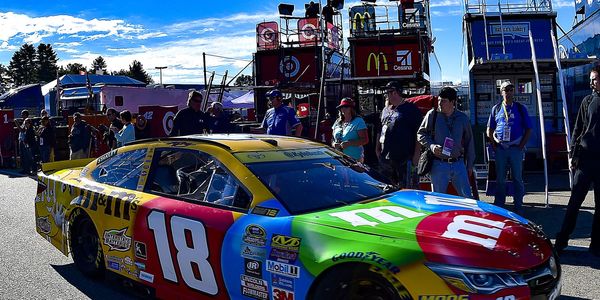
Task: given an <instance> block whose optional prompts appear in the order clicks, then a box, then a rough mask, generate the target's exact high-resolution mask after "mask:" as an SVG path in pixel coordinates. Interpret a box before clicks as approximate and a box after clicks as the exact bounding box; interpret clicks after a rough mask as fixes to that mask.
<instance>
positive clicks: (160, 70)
mask: <svg viewBox="0 0 600 300" xmlns="http://www.w3.org/2000/svg"><path fill="white" fill-rule="evenodd" d="M154 68H155V69H157V70H158V71H159V73H160V85H161V86H162V70H163V69H166V68H167V67H154Z"/></svg>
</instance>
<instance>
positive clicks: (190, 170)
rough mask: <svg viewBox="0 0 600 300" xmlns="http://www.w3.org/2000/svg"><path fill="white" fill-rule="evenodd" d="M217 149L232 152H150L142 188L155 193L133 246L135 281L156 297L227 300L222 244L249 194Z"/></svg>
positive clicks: (139, 219) (144, 206)
mask: <svg viewBox="0 0 600 300" xmlns="http://www.w3.org/2000/svg"><path fill="white" fill-rule="evenodd" d="M219 151H223V152H222V155H229V156H231V155H230V154H229V153H226V152H224V150H223V149H220V148H218V147H208V149H207V150H206V152H205V151H200V150H195V149H185V148H172V147H170V148H157V149H155V151H154V158H153V161H152V167H151V169H150V174H149V175H148V179H147V182H146V184H145V188H144V192H145V193H149V194H154V195H156V196H158V197H157V198H155V199H153V200H151V201H147V202H145V203H143V204H142V205H140V208H139V211H138V217H137V218H136V221H135V222H136V224H135V232H134V236H133V239H134V241H133V246H134V249H135V260H136V266H137V267H138V268H139V279H140V280H141V281H142V282H143V283H145V284H151V285H153V286H154V287H156V296H157V297H159V298H170V299H174V298H183V299H188V298H198V297H202V296H207V297H208V296H210V297H213V298H217V299H227V298H228V296H227V291H226V288H225V284H224V281H223V272H222V269H221V265H222V261H223V260H226V258H222V257H221V248H222V246H223V245H222V244H223V240H224V237H225V234H226V233H227V230H228V229H229V228H230V226H231V225H232V224H233V222H234V221H235V220H236V219H237V218H238V217H240V216H242V215H243V214H244V213H245V212H246V211H247V209H248V206H249V204H250V199H251V196H250V193H249V192H248V191H247V190H246V189H245V188H243V187H242V185H241V184H240V183H239V181H238V180H237V179H236V178H235V176H234V175H233V174H232V173H231V172H230V171H229V169H228V168H227V167H226V165H225V164H223V162H222V161H221V160H219V158H218V157H219V156H220V154H219ZM230 163H231V161H230Z"/></svg>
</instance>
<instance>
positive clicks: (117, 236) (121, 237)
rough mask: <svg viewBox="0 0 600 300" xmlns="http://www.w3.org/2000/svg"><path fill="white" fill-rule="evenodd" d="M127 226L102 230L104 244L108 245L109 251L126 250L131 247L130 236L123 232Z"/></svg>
mask: <svg viewBox="0 0 600 300" xmlns="http://www.w3.org/2000/svg"><path fill="white" fill-rule="evenodd" d="M126 231H127V228H123V229H120V230H117V229H112V230H107V231H104V244H105V245H107V246H108V247H109V251H111V250H112V251H122V252H124V251H127V250H129V248H130V247H131V237H129V236H127V235H126V234H125V232H126Z"/></svg>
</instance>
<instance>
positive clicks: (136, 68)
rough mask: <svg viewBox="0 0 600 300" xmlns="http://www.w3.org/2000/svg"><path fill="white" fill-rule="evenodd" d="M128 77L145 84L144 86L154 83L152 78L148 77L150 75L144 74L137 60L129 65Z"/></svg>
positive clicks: (144, 71) (142, 67)
mask: <svg viewBox="0 0 600 300" xmlns="http://www.w3.org/2000/svg"><path fill="white" fill-rule="evenodd" d="M129 77H131V78H133V79H137V80H139V81H142V82H145V83H146V84H150V83H154V80H152V77H150V75H148V73H146V70H144V66H143V65H142V63H141V62H139V61H137V60H134V61H133V62H132V63H131V64H130V65H129Z"/></svg>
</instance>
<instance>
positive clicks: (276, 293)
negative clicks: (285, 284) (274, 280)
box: [271, 287, 294, 300]
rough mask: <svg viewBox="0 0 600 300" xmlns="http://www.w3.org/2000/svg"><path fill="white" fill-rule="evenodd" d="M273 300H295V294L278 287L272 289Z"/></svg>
mask: <svg viewBox="0 0 600 300" xmlns="http://www.w3.org/2000/svg"><path fill="white" fill-rule="evenodd" d="M271 293H272V294H273V300H294V292H292V291H288V290H284V289H281V288H277V287H272V288H271Z"/></svg>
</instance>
